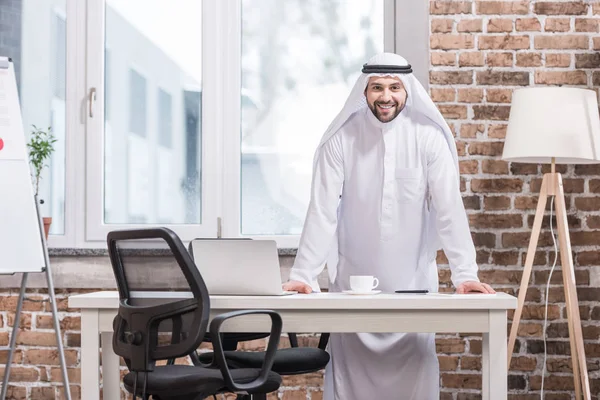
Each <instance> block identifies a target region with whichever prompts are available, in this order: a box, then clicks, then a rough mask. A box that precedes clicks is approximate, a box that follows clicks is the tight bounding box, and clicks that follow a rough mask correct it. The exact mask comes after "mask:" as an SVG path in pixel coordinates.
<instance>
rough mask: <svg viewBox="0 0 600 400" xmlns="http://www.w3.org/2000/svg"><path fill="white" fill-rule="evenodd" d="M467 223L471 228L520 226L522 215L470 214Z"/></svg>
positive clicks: (521, 224)
mask: <svg viewBox="0 0 600 400" xmlns="http://www.w3.org/2000/svg"><path fill="white" fill-rule="evenodd" d="M469 223H470V224H471V227H473V228H487V229H489V228H495V229H509V228H521V227H523V216H522V215H521V214H470V215H469Z"/></svg>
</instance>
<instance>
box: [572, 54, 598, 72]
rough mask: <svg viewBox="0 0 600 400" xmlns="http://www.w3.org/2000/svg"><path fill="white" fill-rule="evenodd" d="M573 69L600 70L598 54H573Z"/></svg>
mask: <svg viewBox="0 0 600 400" xmlns="http://www.w3.org/2000/svg"><path fill="white" fill-rule="evenodd" d="M575 68H578V69H579V68H594V69H598V68H600V54H599V53H589V54H575Z"/></svg>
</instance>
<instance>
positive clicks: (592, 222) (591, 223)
mask: <svg viewBox="0 0 600 400" xmlns="http://www.w3.org/2000/svg"><path fill="white" fill-rule="evenodd" d="M585 222H586V224H587V226H588V228H590V229H598V228H600V216H597V215H590V216H588V217H587V218H586V220H585Z"/></svg>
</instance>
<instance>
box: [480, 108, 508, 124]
mask: <svg viewBox="0 0 600 400" xmlns="http://www.w3.org/2000/svg"><path fill="white" fill-rule="evenodd" d="M473 114H474V116H473V119H474V120H482V119H486V120H492V121H508V117H509V115H510V107H509V106H501V105H478V106H473Z"/></svg>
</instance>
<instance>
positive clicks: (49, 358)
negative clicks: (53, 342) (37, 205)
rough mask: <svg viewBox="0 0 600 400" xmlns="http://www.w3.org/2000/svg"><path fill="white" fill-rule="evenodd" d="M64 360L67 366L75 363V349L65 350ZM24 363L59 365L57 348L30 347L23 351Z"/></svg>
mask: <svg viewBox="0 0 600 400" xmlns="http://www.w3.org/2000/svg"><path fill="white" fill-rule="evenodd" d="M64 354H65V361H66V362H67V365H68V366H71V367H72V366H75V365H76V364H77V351H75V350H65V352H64ZM25 364H31V365H60V360H59V358H58V350H54V349H30V350H26V351H25Z"/></svg>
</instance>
